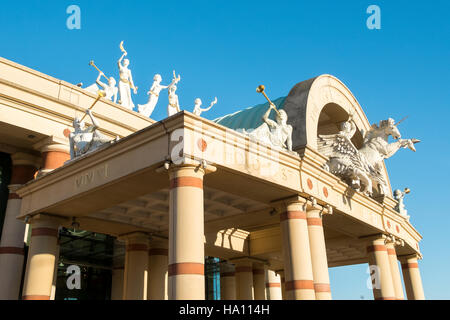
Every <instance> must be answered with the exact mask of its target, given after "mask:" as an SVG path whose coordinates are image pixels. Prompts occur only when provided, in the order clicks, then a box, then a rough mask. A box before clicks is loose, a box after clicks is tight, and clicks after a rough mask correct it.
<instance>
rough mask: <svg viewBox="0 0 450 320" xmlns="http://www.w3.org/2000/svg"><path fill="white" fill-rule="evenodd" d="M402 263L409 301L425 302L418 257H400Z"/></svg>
mask: <svg viewBox="0 0 450 320" xmlns="http://www.w3.org/2000/svg"><path fill="white" fill-rule="evenodd" d="M400 262H401V263H402V272H403V281H404V282H405V289H406V296H407V297H408V300H425V294H424V291H423V285H422V278H421V277H420V271H419V263H418V261H417V256H416V255H412V256H405V257H400Z"/></svg>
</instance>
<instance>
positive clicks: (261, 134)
mask: <svg viewBox="0 0 450 320" xmlns="http://www.w3.org/2000/svg"><path fill="white" fill-rule="evenodd" d="M264 90H265V87H264V86H263V85H260V86H259V87H258V88H256V92H259V93H262V94H263V95H264V97H265V98H266V99H267V101H268V102H269V108H268V109H267V111H266V113H265V114H264V115H263V117H262V120H263V124H262V125H260V126H259V127H258V128H256V129H254V130H252V131H250V130H249V131H248V132H246V131H245V130H243V132H244V133H245V134H248V135H249V136H250V137H252V138H254V139H256V140H257V141H260V142H262V143H265V144H268V145H270V146H272V147H275V148H278V149H287V150H288V151H292V131H293V128H292V126H291V125H289V124H287V120H288V116H287V113H286V111H284V110H278V109H277V107H276V106H275V104H274V103H273V102H272V101H270V99H269V97H268V96H267V95H266V93H265V91H264ZM272 110H274V111H275V112H276V121H273V120H272V119H269V117H270V113H271V112H272Z"/></svg>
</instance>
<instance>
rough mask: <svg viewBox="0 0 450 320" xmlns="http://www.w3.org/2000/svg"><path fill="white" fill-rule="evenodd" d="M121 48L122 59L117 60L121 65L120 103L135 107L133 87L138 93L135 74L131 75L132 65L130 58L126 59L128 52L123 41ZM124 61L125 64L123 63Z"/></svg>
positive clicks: (135, 92)
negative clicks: (132, 93) (130, 67)
mask: <svg viewBox="0 0 450 320" xmlns="http://www.w3.org/2000/svg"><path fill="white" fill-rule="evenodd" d="M119 47H120V50H121V51H122V52H123V54H122V56H121V57H120V59H119V60H118V61H117V65H118V67H119V76H120V81H119V94H120V101H119V103H120V105H121V106H122V107H125V108H127V109H129V110H133V109H134V103H133V99H132V98H131V89H133V92H134V94H137V87H135V86H134V82H133V76H132V75H131V70H130V69H128V66H129V65H130V60H128V59H124V58H125V57H126V56H127V55H128V53H127V52H126V51H125V49H124V47H123V41H122V42H121V43H120V46H119ZM122 61H123V64H122Z"/></svg>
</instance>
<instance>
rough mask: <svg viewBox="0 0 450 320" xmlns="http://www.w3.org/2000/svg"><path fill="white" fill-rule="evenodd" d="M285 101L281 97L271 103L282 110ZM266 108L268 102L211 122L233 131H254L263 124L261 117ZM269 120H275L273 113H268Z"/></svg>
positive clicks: (284, 98)
mask: <svg viewBox="0 0 450 320" xmlns="http://www.w3.org/2000/svg"><path fill="white" fill-rule="evenodd" d="M285 100H286V97H281V98H278V99H276V100H273V101H272V102H273V103H274V104H275V105H276V106H277V108H278V109H283V107H284V101H285ZM268 108H269V102H266V103H263V104H258V105H256V106H254V107H250V108H247V109H244V110H241V111H237V112H235V113H232V114H228V115H226V116H223V117H220V118H217V119H214V120H213V121H214V122H215V123H218V124H220V125H222V126H225V127H228V128H230V129H233V130H236V129H246V130H248V129H255V128H257V127H259V126H260V125H261V124H262V123H263V120H262V117H263V115H264V113H265V112H266V111H267V109H268ZM270 119H272V120H275V112H273V111H272V112H271V113H270Z"/></svg>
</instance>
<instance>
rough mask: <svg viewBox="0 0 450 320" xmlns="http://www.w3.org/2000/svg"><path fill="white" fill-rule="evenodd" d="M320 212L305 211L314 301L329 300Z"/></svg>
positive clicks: (325, 252)
mask: <svg viewBox="0 0 450 320" xmlns="http://www.w3.org/2000/svg"><path fill="white" fill-rule="evenodd" d="M322 210H323V209H322V208H311V209H308V210H307V211H306V218H307V223H308V235H309V245H310V248H311V263H312V269H313V277H314V291H315V293H316V300H331V290H330V276H329V275H328V260H327V250H326V247H325V236H324V233H323V225H322V213H323V212H322Z"/></svg>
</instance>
